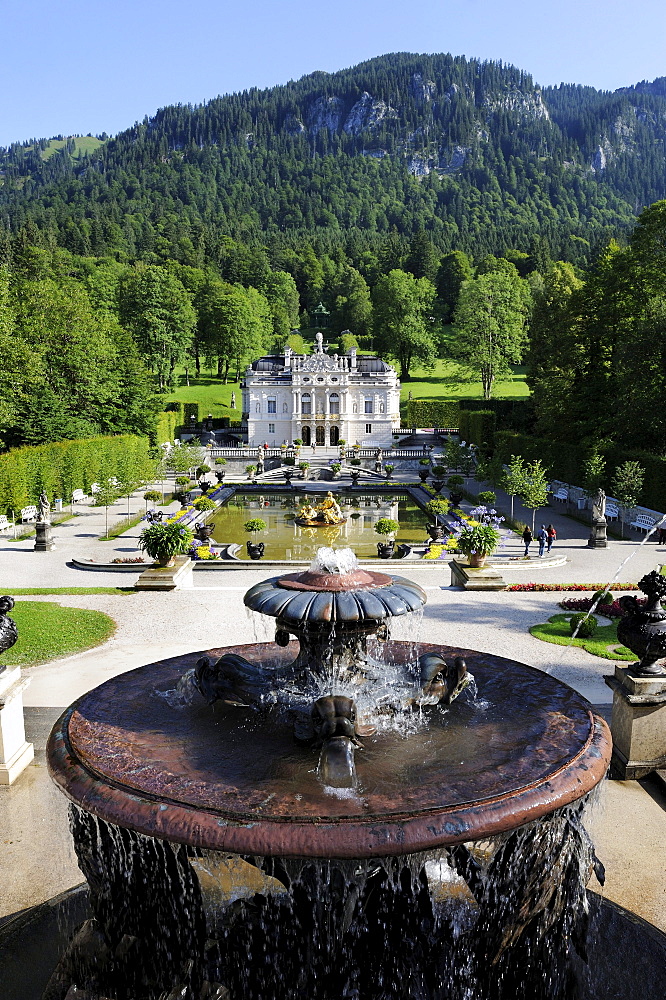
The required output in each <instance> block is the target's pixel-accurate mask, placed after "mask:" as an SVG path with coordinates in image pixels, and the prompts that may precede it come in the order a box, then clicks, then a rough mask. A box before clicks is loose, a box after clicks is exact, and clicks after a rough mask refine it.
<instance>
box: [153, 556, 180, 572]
mask: <svg viewBox="0 0 666 1000" xmlns="http://www.w3.org/2000/svg"><path fill="white" fill-rule="evenodd" d="M155 565H156V566H161V567H162V568H163V569H165V568H166V567H167V566H175V565H176V557H175V556H160V557H157V558H156V559H155Z"/></svg>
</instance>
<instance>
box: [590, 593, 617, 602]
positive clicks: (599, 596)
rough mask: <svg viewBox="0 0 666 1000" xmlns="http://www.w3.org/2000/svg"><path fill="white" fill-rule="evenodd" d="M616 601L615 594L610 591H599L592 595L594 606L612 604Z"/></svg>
mask: <svg viewBox="0 0 666 1000" xmlns="http://www.w3.org/2000/svg"><path fill="white" fill-rule="evenodd" d="M614 600H615V597H614V596H613V594H611V592H610V590H597V591H596V592H595V593H594V594H593V595H592V603H593V604H594V603H595V602H596V603H598V604H600V605H601V604H612V603H613V601H614Z"/></svg>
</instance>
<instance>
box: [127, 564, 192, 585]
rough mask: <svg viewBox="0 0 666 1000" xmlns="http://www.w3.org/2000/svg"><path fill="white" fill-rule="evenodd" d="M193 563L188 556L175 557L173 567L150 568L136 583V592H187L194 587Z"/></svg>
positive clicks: (145, 570)
mask: <svg viewBox="0 0 666 1000" xmlns="http://www.w3.org/2000/svg"><path fill="white" fill-rule="evenodd" d="M193 569H194V562H193V561H192V560H191V559H190V557H189V556H176V558H175V559H174V563H173V566H150V567H149V568H148V569H144V571H143V573H142V574H141V576H140V577H139V579H138V580H137V581H136V584H135V587H136V588H137V590H188V589H189V588H191V587H193V586H194V581H193V579H192V571H193Z"/></svg>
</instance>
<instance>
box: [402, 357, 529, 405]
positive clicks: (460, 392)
mask: <svg viewBox="0 0 666 1000" xmlns="http://www.w3.org/2000/svg"><path fill="white" fill-rule="evenodd" d="M512 367H513V375H512V377H511V378H510V379H506V380H505V381H503V382H497V383H496V384H495V386H494V388H493V396H494V397H495V398H497V399H506V398H507V397H515V398H524V399H526V398H527V397H528V396H529V394H530V391H529V388H528V386H527V382H526V381H525V368H523V367H521V366H519V365H514V366H512ZM466 375H467V372H466V370H465V369H463V367H462V366H461V365H459V364H458V363H457V362H456V361H443V360H440V361H438V362H437V364H436V365H435V368H434V370H433V371H431V372H427V371H424V370H423V369H422V368H414V369H413V374H412V378H411V379H410V380H409V381H408V382H403V383H402V389H401V392H400V401H401V403H405V402H406V401H407V400H408V399H409V393H410V392H411V394H412V399H483V388H482V386H481V382H480V381H479V382H469V381H467V380H466Z"/></svg>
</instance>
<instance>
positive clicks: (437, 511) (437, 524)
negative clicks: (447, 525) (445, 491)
mask: <svg viewBox="0 0 666 1000" xmlns="http://www.w3.org/2000/svg"><path fill="white" fill-rule="evenodd" d="M425 509H426V510H427V512H428V513H429V514H430V515H431V516H432V517H433V518H434V524H427V525H426V531H427V532H428V534H429V535H430V537H431V538H432V540H433V541H436V540H437V539H438V538H442V537H443V535H444V523H443V517H444V514H446V513H448V510H449V501H448V500H445V499H444V497H435V498H434V499H433V500H430V501H428V503H427V504H426V506H425Z"/></svg>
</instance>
